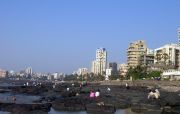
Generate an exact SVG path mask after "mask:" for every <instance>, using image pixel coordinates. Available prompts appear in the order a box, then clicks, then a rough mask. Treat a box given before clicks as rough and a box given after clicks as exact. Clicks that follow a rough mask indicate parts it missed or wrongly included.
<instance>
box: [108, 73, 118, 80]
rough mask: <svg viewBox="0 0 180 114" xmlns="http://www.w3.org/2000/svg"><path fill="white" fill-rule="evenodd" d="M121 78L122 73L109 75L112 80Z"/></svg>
mask: <svg viewBox="0 0 180 114" xmlns="http://www.w3.org/2000/svg"><path fill="white" fill-rule="evenodd" d="M119 78H120V75H117V74H116V75H111V76H109V79H110V80H117V79H119Z"/></svg>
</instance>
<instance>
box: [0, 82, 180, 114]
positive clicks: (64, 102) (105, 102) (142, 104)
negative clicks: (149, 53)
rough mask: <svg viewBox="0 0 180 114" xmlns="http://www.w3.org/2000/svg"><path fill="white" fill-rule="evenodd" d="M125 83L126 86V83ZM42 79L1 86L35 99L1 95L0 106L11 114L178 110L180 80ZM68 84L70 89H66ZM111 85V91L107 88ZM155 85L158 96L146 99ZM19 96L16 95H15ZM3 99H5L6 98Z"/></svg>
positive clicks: (177, 112) (167, 113) (5, 90)
mask: <svg viewBox="0 0 180 114" xmlns="http://www.w3.org/2000/svg"><path fill="white" fill-rule="evenodd" d="M126 83H128V85H129V86H130V88H129V89H126V87H125V84H126ZM53 85H54V84H52V83H42V85H38V86H9V87H4V86H3V87H0V90H1V91H0V94H2V95H3V94H5V93H10V94H12V95H14V96H16V95H19V94H20V95H24V96H28V95H35V96H39V98H38V99H30V100H29V101H31V102H29V103H22V102H19V101H20V100H18V99H17V100H16V101H13V100H9V102H7V101H6V100H3V99H4V98H0V110H1V111H9V112H12V113H14V114H16V113H17V114H18V112H23V113H26V114H28V113H29V114H30V113H31V114H32V113H34V114H35V113H39V111H41V113H42V112H43V113H47V112H48V111H49V110H50V108H53V109H55V110H59V111H85V110H86V111H89V112H98V111H100V112H104V113H106V112H107V113H114V112H115V110H117V109H126V108H131V110H132V111H133V112H141V113H157V114H160V113H161V114H162V113H164V114H172V113H174V114H180V91H179V90H180V83H179V82H169V81H133V82H131V81H110V82H107V81H106V82H105V81H104V82H98V83H87V85H86V84H85V85H82V86H80V83H77V82H68V83H59V84H56V85H54V86H53ZM67 88H69V90H67ZM107 88H110V91H109V90H107ZM155 88H157V89H158V90H159V91H160V99H148V98H147V96H148V93H149V89H155ZM91 90H94V91H97V90H100V96H99V97H97V98H90V97H89V93H90V91H91ZM17 98H18V97H17ZM5 101H6V102H5Z"/></svg>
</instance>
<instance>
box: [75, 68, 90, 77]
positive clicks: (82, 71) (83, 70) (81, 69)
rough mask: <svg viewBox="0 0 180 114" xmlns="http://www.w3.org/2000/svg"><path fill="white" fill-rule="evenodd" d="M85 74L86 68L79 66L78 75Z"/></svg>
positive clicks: (86, 72)
mask: <svg viewBox="0 0 180 114" xmlns="http://www.w3.org/2000/svg"><path fill="white" fill-rule="evenodd" d="M86 74H88V69H87V68H79V69H78V71H77V75H78V76H80V75H86Z"/></svg>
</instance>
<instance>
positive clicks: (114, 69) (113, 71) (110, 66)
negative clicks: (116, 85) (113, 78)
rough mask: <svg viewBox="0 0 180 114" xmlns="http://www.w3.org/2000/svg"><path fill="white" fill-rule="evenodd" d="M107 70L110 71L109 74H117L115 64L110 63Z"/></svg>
mask: <svg viewBox="0 0 180 114" xmlns="http://www.w3.org/2000/svg"><path fill="white" fill-rule="evenodd" d="M108 69H111V70H112V71H111V74H117V63H115V62H111V63H108Z"/></svg>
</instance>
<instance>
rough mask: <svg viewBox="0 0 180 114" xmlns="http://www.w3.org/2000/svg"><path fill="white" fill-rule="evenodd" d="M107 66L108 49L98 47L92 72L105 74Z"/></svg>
mask: <svg viewBox="0 0 180 114" xmlns="http://www.w3.org/2000/svg"><path fill="white" fill-rule="evenodd" d="M106 68H107V51H106V49H105V48H98V49H97V50H96V60H94V61H93V62H92V69H91V70H92V73H94V74H97V75H98V74H101V75H103V74H105V71H106Z"/></svg>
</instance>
